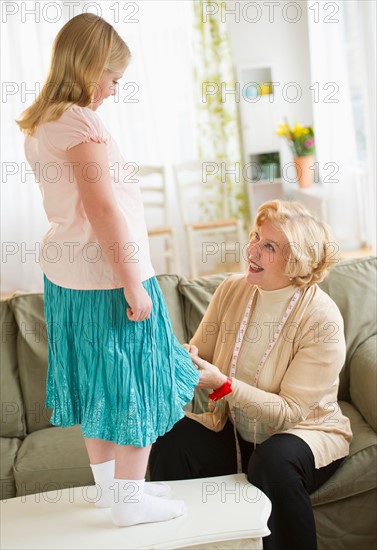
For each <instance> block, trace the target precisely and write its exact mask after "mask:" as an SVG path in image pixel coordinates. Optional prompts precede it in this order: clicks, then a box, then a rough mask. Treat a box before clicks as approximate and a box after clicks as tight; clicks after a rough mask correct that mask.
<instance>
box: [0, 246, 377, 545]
mask: <svg viewBox="0 0 377 550" xmlns="http://www.w3.org/2000/svg"><path fill="white" fill-rule="evenodd" d="M376 273H377V259H376V258H372V257H370V258H363V259H354V260H348V261H343V262H340V263H339V264H338V265H337V266H336V267H335V269H334V270H333V271H332V273H331V274H330V276H329V277H328V278H327V279H326V280H325V281H324V282H323V283H321V287H322V288H323V289H324V290H325V291H326V292H327V293H328V294H329V295H330V296H331V297H332V298H333V299H334V300H335V302H336V303H337V304H338V307H339V309H340V311H341V313H342V316H343V318H344V322H345V336H346V342H347V358H346V362H345V365H344V367H343V371H342V373H341V380H340V389H339V399H340V404H341V408H342V410H343V412H344V413H345V414H346V415H347V416H348V417H349V418H350V420H351V425H352V430H353V433H354V438H353V441H352V444H351V452H350V455H349V457H347V458H346V459H345V461H344V463H343V464H342V466H341V467H340V468H339V470H338V471H337V472H336V474H335V475H334V476H333V477H332V478H331V479H330V480H329V481H328V482H327V483H326V484H325V485H324V486H323V487H321V488H320V489H319V490H318V491H317V492H316V493H315V494H313V495H312V502H313V507H314V513H315V518H316V524H317V531H318V540H319V549H320V550H329V549H331V550H356V549H357V550H364V549H367V548H368V549H372V548H375V547H376V546H375V545H376V517H377V507H376V495H377V480H376V471H377V468H376V466H377V435H376V431H377V412H376V401H377V399H376V395H377V391H376V375H377V366H376V343H377V336H376V333H377V329H376V303H377V300H376ZM224 277H226V275H214V276H210V277H205V278H200V279H193V280H189V279H185V278H183V277H179V276H176V275H162V276H159V277H158V280H159V283H160V286H161V288H162V291H163V293H164V295H165V299H166V301H167V305H168V309H169V312H170V316H171V320H172V324H173V328H174V330H175V333H176V335H177V337H178V339H179V340H180V342H184V341H188V340H189V338H190V337H191V335H192V334H193V332H194V331H195V329H196V327H197V326H198V324H199V322H200V319H201V317H202V316H203V313H204V311H205V309H206V307H207V306H208V303H209V300H210V298H211V296H212V294H213V292H214V291H215V289H216V288H217V286H218V285H219V284H220V282H221V281H222V280H223V279H224ZM0 306H1V307H0V315H1V329H2V348H1V419H0V430H1V432H0V434H1V470H0V477H1V485H0V487H1V497H2V499H8V498H12V497H14V496H16V495H17V496H20V495H25V494H33V493H38V492H41V491H48V490H54V489H60V488H66V487H74V486H82V485H89V484H92V483H93V478H92V474H91V470H90V467H89V461H88V457H87V454H86V450H85V446H84V442H83V439H82V437H81V432H80V429H79V427H77V426H75V427H72V428H65V429H61V428H59V427H55V426H51V425H50V423H49V418H50V414H51V411H49V410H46V409H45V407H44V400H45V380H46V372H47V334H46V326H45V321H44V315H43V294H19V295H14V296H13V297H12V298H10V299H9V300H6V301H3V302H1V304H0ZM201 402H202V400H201V396H200V394H199V393H198V395H197V396H196V397H195V398H194V401H193V403H192V407H193V408H194V410H196V411H198V410H200V407H201Z"/></svg>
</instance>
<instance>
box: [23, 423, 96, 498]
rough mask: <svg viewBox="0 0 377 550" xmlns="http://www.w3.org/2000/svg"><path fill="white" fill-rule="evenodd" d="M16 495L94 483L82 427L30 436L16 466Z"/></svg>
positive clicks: (46, 431)
mask: <svg viewBox="0 0 377 550" xmlns="http://www.w3.org/2000/svg"><path fill="white" fill-rule="evenodd" d="M14 478H15V481H16V488H17V496H21V495H30V494H34V493H40V492H44V491H53V490H60V489H66V488H68V487H80V486H82V485H91V484H93V483H94V480H93V475H92V471H91V469H90V465H89V458H88V454H87V452H86V447H85V443H84V439H83V437H82V433H81V429H80V426H73V427H69V428H60V427H55V426H54V427H51V428H48V429H44V430H38V431H36V432H33V433H31V434H30V435H28V436H27V437H26V438H25V440H24V442H23V443H22V446H21V449H20V450H19V452H18V455H17V459H16V462H15V465H14Z"/></svg>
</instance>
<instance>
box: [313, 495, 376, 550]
mask: <svg viewBox="0 0 377 550" xmlns="http://www.w3.org/2000/svg"><path fill="white" fill-rule="evenodd" d="M376 497H377V494H376V490H373V491H368V492H367V493H360V494H359V495H355V496H353V497H348V498H346V499H344V500H338V501H336V502H329V503H327V504H324V505H322V506H315V507H314V508H313V512H314V517H315V524H316V530H317V543H318V550H372V549H373V548H376Z"/></svg>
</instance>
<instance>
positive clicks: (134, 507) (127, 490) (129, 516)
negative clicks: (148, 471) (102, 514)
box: [111, 479, 186, 527]
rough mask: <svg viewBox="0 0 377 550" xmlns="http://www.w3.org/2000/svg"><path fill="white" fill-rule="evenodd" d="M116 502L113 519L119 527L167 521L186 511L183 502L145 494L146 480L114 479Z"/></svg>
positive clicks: (112, 513) (113, 505) (112, 510)
mask: <svg viewBox="0 0 377 550" xmlns="http://www.w3.org/2000/svg"><path fill="white" fill-rule="evenodd" d="M114 484H115V487H116V494H115V502H114V503H113V504H112V506H111V517H112V520H113V522H114V523H115V525H118V527H128V526H130V525H137V524H139V523H153V522H156V521H166V520H169V519H173V518H176V517H178V516H181V515H182V514H184V513H185V511H186V506H185V503H184V502H183V501H182V500H165V499H160V498H157V497H154V496H151V495H147V494H146V493H145V492H144V479H138V480H133V479H132V480H130V479H114Z"/></svg>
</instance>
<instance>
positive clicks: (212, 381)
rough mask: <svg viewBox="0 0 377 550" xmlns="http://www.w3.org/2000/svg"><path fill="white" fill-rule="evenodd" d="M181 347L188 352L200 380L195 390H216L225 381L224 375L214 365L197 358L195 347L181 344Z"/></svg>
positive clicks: (197, 353) (197, 351)
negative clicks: (197, 370) (196, 368)
mask: <svg viewBox="0 0 377 550" xmlns="http://www.w3.org/2000/svg"><path fill="white" fill-rule="evenodd" d="M183 347H184V348H185V349H186V350H187V351H188V352H189V354H190V357H191V360H192V362H193V363H194V365H196V366H197V367H198V369H199V373H200V378H199V383H198V385H197V386H196V387H197V388H209V389H212V390H217V388H220V386H222V385H223V384H224V383H225V382H226V381H227V377H226V376H225V374H223V373H222V372H221V371H220V369H219V368H218V367H216V365H212V363H209V362H208V361H206V360H205V359H202V358H201V357H199V350H198V348H197V347H196V346H191V345H190V344H183Z"/></svg>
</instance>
